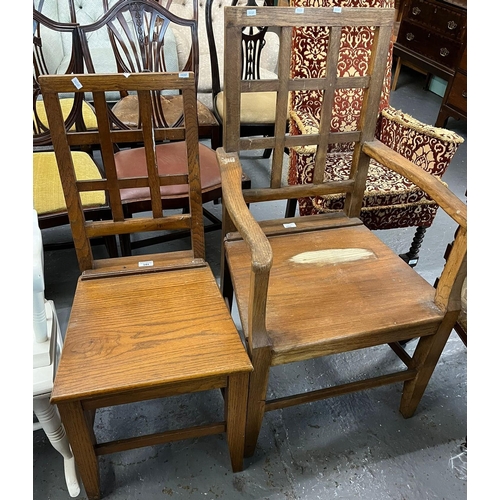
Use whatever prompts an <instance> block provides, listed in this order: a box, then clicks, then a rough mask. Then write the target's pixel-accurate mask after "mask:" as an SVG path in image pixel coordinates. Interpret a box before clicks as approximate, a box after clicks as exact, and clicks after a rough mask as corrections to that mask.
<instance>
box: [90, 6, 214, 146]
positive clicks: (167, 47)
mask: <svg viewBox="0 0 500 500" xmlns="http://www.w3.org/2000/svg"><path fill="white" fill-rule="evenodd" d="M191 1H192V4H193V16H192V18H189V19H187V18H186V19H184V18H180V17H178V16H176V15H175V14H173V13H172V12H171V11H170V10H169V8H168V7H169V4H170V2H164V5H162V4H161V3H160V2H158V1H155V0H123V1H121V2H117V3H116V4H115V5H113V6H111V7H108V1H107V0H103V3H104V6H105V13H104V15H103V16H102V17H101V18H100V19H98V20H97V21H96V22H94V23H91V24H86V25H82V31H81V33H82V34H83V36H84V38H85V40H86V41H87V42H88V43H85V44H84V51H85V52H84V56H85V64H86V67H87V71H88V72H90V73H102V72H103V71H102V70H99V65H98V64H97V61H98V62H99V64H100V65H102V61H101V60H102V55H101V51H100V49H99V48H94V47H93V46H92V45H93V44H92V43H91V42H92V39H93V38H94V39H95V38H97V39H103V40H105V39H108V40H109V44H110V46H111V47H112V48H113V54H114V60H115V66H116V67H115V71H117V72H118V73H140V72H166V71H178V70H181V71H193V72H194V74H195V75H196V84H198V71H199V41H198V2H197V1H194V0H191ZM179 58H180V59H181V60H179ZM109 62H110V61H108V64H109ZM105 72H109V71H105ZM111 98H112V97H111ZM115 99H116V100H117V102H116V104H115V105H114V106H113V112H114V113H115V115H116V116H117V117H118V118H119V119H120V120H121V121H122V122H123V123H124V124H125V125H127V126H132V127H136V126H137V125H138V122H137V120H138V116H139V114H138V102H137V96H135V95H126V94H125V93H122V95H121V96H116V97H115ZM110 100H111V99H110ZM156 100H157V103H156V105H155V116H156V118H157V119H158V120H159V122H160V123H162V122H164V123H167V124H168V126H172V125H175V124H176V123H178V122H180V121H181V120H182V99H181V98H180V97H179V96H178V95H175V94H174V95H172V94H171V93H164V94H163V95H159V96H157V97H156ZM198 126H199V129H198V135H199V137H200V139H204V138H210V140H211V146H212V148H213V149H215V148H217V147H218V146H220V144H221V138H220V125H219V122H218V121H217V119H216V117H215V116H214V114H213V113H212V111H211V110H210V109H209V108H208V107H207V106H206V105H204V104H203V103H201V102H199V101H198Z"/></svg>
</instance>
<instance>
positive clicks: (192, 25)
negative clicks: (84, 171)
mask: <svg viewBox="0 0 500 500" xmlns="http://www.w3.org/2000/svg"><path fill="white" fill-rule="evenodd" d="M193 9H194V17H193V18H192V19H184V18H180V17H178V16H176V15H174V14H172V13H171V12H170V11H168V10H167V9H166V8H163V7H162V6H161V5H160V4H159V3H158V2H154V1H150V0H134V1H131V0H125V1H123V2H119V3H118V4H116V5H115V6H113V7H112V8H111V9H109V10H108V11H107V12H106V13H105V14H104V16H103V17H102V18H101V19H100V20H98V21H96V22H95V23H93V24H90V25H86V26H81V27H80V32H81V43H82V52H83V56H84V61H85V66H86V67H87V69H88V71H89V72H90V73H95V72H96V67H95V65H94V62H93V60H94V57H95V56H98V54H96V53H93V51H92V49H91V47H90V43H89V41H90V40H91V39H92V37H101V38H102V37H109V40H110V43H111V44H112V46H113V48H114V54H115V60H116V71H117V72H118V73H120V74H133V73H141V72H163V71H167V70H169V69H171V68H172V67H175V68H176V67H177V61H173V60H172V57H174V56H175V57H174V59H176V58H177V54H176V53H175V51H176V49H175V40H176V39H179V40H182V41H183V43H184V44H185V46H183V50H184V51H186V57H187V62H186V64H185V66H182V71H187V70H191V71H193V72H194V74H195V81H197V78H198V77H197V74H198V38H197V36H198V35H197V26H198V20H197V2H196V0H195V1H194V2H193ZM171 40H174V43H173V44H172V42H171ZM172 52H174V53H175V54H172ZM107 98H108V100H109V99H110V98H111V99H112V98H113V95H112V94H111V95H110V94H109V93H108V95H107ZM116 98H117V99H118V102H116V104H114V105H113V106H111V112H112V116H113V122H114V126H115V127H117V128H121V129H123V130H127V129H132V128H135V127H137V126H140V116H139V114H138V112H139V106H138V97H137V95H135V94H128V95H127V93H126V92H122V93H121V96H120V94H119V93H118V95H117V96H116ZM153 98H154V107H153V120H154V122H155V124H157V126H160V127H174V126H176V125H178V124H181V123H182V121H183V120H184V116H183V107H182V96H181V95H179V94H178V93H177V94H174V93H173V92H172V91H168V90H166V91H163V92H162V93H161V94H160V93H158V94H154V95H153ZM197 106H198V108H197V109H198V124H199V127H203V126H205V125H204V123H205V124H206V123H207V120H204V119H203V118H201V117H202V116H205V117H207V116H208V115H209V114H210V115H211V116H212V118H211V120H212V125H213V126H214V130H215V129H216V133H217V134H219V132H218V130H219V128H220V126H219V123H218V122H217V120H216V119H215V118H214V117H213V115H212V114H211V112H210V110H209V109H208V108H207V107H206V106H205V105H203V104H201V103H200V102H198V103H197ZM200 110H201V111H200ZM199 132H200V128H199ZM214 133H215V132H214ZM219 142H220V138H219V139H217V140H215V139H214V140H213V141H212V144H218V143H219ZM128 146H132V147H128ZM136 146H139V148H137V147H136ZM199 147H200V168H201V183H202V195H203V203H204V204H208V203H210V202H213V203H218V202H219V201H220V197H221V186H220V172H219V168H218V165H217V160H216V157H215V151H214V150H213V149H211V148H209V147H208V146H206V145H205V144H203V143H200V145H199ZM156 152H157V157H158V159H159V163H158V166H159V168H160V171H161V172H162V173H167V172H171V173H180V172H186V171H187V165H186V161H187V159H186V156H185V148H184V146H183V144H181V143H179V142H169V143H164V144H159V145H158V146H157V150H156ZM116 161H117V162H118V163H119V168H120V170H121V171H122V173H123V175H130V176H134V175H139V174H140V173H141V172H142V175H145V173H146V161H145V157H144V154H143V149H141V145H134V144H131V145H130V144H129V145H122V147H121V150H120V151H118V152H117V156H116ZM243 182H245V183H248V182H249V180H248V179H244V180H243ZM187 194H188V193H187V190H186V189H180V190H179V189H178V188H177V187H172V186H162V202H163V208H164V209H165V210H167V209H182V210H187V209H188V207H189V197H188V196H187ZM122 203H123V207H124V210H125V212H126V214H127V216H133V215H134V214H137V213H141V212H144V211H148V210H151V200H150V198H149V193H148V192H147V190H144V189H142V188H138V189H129V190H126V191H124V192H122ZM204 216H205V217H206V218H207V220H208V221H209V223H207V224H206V225H205V231H207V232H208V231H215V230H220V228H221V221H220V219H219V218H218V217H217V216H216V215H215V214H214V213H212V212H211V211H209V210H208V209H206V208H205V207H204ZM186 234H187V233H176V234H175V235H173V234H172V233H168V234H162V235H159V236H156V237H151V238H138V239H135V240H134V241H129V239H128V238H127V237H126V236H125V235H124V236H123V237H122V238H121V240H122V241H121V243H122V246H123V248H124V251H126V252H127V254H130V253H131V252H132V251H133V250H136V249H138V248H142V247H144V246H150V245H152V244H156V243H161V242H165V241H169V240H170V239H172V238H179V237H182V236H183V235H184V236H185V235H186Z"/></svg>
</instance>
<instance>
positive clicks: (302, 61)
mask: <svg viewBox="0 0 500 500" xmlns="http://www.w3.org/2000/svg"><path fill="white" fill-rule="evenodd" d="M290 5H292V6H295V7H332V8H333V7H381V8H393V7H394V0H292V1H291V2H290ZM372 43H373V31H372V30H371V29H370V28H369V27H362V28H357V27H349V28H345V29H344V32H343V36H342V40H341V50H340V54H339V63H338V69H337V74H338V76H339V77H342V76H364V75H366V71H367V62H368V60H369V54H370V50H371V45H372ZM292 44H293V45H292V64H291V71H292V76H293V77H295V78H301V77H303V78H304V77H308V78H314V77H319V76H320V75H323V74H324V72H325V71H326V66H325V65H326V57H325V54H326V52H327V47H328V45H327V44H328V37H327V33H326V31H325V30H324V29H320V28H316V27H305V28H300V29H299V28H297V29H296V31H295V36H294V39H293V41H292ZM391 66H392V43H391V46H390V50H389V53H388V57H387V73H386V78H385V82H384V87H383V90H382V94H381V99H380V111H382V109H384V108H386V107H387V106H388V105H389V94H390V86H391ZM321 99H322V95H321V94H320V93H318V92H317V91H314V92H312V91H308V90H303V91H296V92H294V93H293V94H292V109H294V111H296V112H297V113H299V114H300V113H301V111H304V112H305V113H306V114H307V115H308V116H309V117H313V118H312V120H314V122H313V123H310V125H311V126H314V127H317V124H318V123H319V111H320V109H321V106H320V103H321ZM361 102H362V90H361V89H338V90H337V91H336V97H335V101H334V105H333V112H332V121H331V130H332V132H342V131H344V132H347V131H353V130H356V129H357V123H358V120H359V115H360V107H361ZM309 119H311V118H309ZM316 120H317V122H316ZM306 125H307V123H306ZM292 133H293V132H292ZM351 146H352V145H349V144H341V145H339V146H333V148H335V147H338V148H339V150H341V151H342V150H346V148H347V149H351Z"/></svg>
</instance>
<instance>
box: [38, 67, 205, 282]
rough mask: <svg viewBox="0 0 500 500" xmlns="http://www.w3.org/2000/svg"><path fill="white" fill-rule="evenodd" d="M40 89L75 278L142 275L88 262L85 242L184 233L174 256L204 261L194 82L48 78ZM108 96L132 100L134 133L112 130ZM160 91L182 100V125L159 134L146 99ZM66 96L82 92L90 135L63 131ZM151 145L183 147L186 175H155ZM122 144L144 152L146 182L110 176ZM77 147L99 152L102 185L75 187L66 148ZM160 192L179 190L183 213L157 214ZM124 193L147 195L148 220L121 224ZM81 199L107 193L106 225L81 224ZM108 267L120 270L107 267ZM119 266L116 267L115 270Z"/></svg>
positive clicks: (142, 77)
mask: <svg viewBox="0 0 500 500" xmlns="http://www.w3.org/2000/svg"><path fill="white" fill-rule="evenodd" d="M40 85H41V88H42V92H43V97H44V100H45V102H46V104H47V114H48V119H49V124H50V130H51V134H52V140H53V143H54V150H55V154H56V158H57V163H58V168H59V173H60V177H61V181H62V185H63V190H64V196H65V200H66V205H67V208H68V214H69V219H70V221H71V230H72V235H73V240H74V242H75V248H76V252H77V257H78V262H79V265H80V270H81V271H82V272H83V271H85V270H91V269H105V268H108V267H109V266H114V267H115V268H117V269H120V268H121V269H123V270H124V272H130V271H132V272H137V268H138V267H139V268H141V267H146V268H147V267H148V260H147V259H146V258H141V256H136V257H121V258H119V259H95V258H94V256H93V253H92V246H91V239H92V238H96V237H102V236H113V235H121V234H130V233H140V232H146V231H165V230H189V231H190V242H191V248H190V250H186V251H184V250H183V251H182V252H183V254H184V255H185V258H186V262H192V261H195V260H197V259H204V258H205V243H204V232H203V215H202V204H201V201H202V200H201V187H200V166H199V147H198V128H197V126H198V125H197V115H196V88H195V77H194V74H193V73H191V72H188V73H186V72H183V73H136V74H131V75H124V74H103V75H97V74H79V75H60V76H55V75H49V76H43V77H41V78H40ZM112 90H114V91H126V92H135V93H137V95H138V100H139V108H140V111H139V112H140V116H141V126H140V127H139V128H134V129H130V130H123V129H120V128H119V127H117V126H116V124H115V123H114V122H113V115H112V114H111V113H110V111H109V107H108V105H107V103H106V98H105V93H106V92H108V91H112ZM164 90H177V91H179V92H181V94H182V98H183V99H182V100H183V120H182V121H183V123H182V125H179V126H176V127H170V128H166V127H158V126H157V124H155V122H154V120H153V114H154V105H155V104H154V95H155V94H156V93H158V92H161V91H164ZM68 92H74V93H75V94H79V93H84V92H90V93H91V94H92V96H93V102H94V106H95V111H96V116H97V122H98V130H97V131H86V132H77V131H68V130H67V129H66V128H65V126H64V120H63V116H62V112H61V105H60V101H59V98H58V95H59V93H68ZM157 141H184V142H183V143H182V144H185V147H186V159H187V164H188V170H187V173H186V174H175V175H174V174H170V175H160V174H159V171H158V161H157V156H156V148H155V144H156V142H157ZM122 143H125V144H130V143H142V144H143V145H144V148H143V150H142V151H143V154H144V156H145V162H146V163H147V176H137V177H127V178H120V177H119V176H118V174H117V171H116V163H115V155H114V152H115V146H117V145H119V144H122ZM81 145H86V146H89V145H92V146H93V147H94V148H97V149H98V150H99V151H100V155H101V158H102V167H103V172H104V173H103V178H102V179H95V180H94V179H90V180H86V181H77V179H76V176H75V170H74V165H73V159H72V155H71V148H73V147H76V146H81ZM166 185H169V186H172V185H180V187H179V189H187V190H188V197H189V213H182V214H175V213H174V214H172V213H170V212H166V213H164V212H163V210H162V200H161V193H160V187H161V186H166ZM186 185H187V187H186ZM127 188H129V189H130V188H147V189H148V190H149V194H150V197H151V212H147V213H145V214H142V216H139V217H133V218H132V217H129V218H126V217H125V216H124V211H123V206H122V202H121V192H123V191H124V190H126V189H127ZM89 191H105V192H106V193H107V195H108V198H109V205H110V209H111V213H112V218H111V220H102V221H86V220H85V216H84V213H83V209H82V201H81V195H82V194H84V193H85V192H89ZM178 252H179V250H175V251H174V252H167V253H165V258H166V262H167V263H168V261H169V255H170V254H176V253H178ZM142 257H143V256H142ZM172 257H173V255H172ZM176 257H179V255H176ZM127 259H128V260H127ZM109 260H111V261H120V262H114V263H110V262H109ZM121 261H123V262H121ZM122 263H123V264H124V266H122V267H120V265H121V264H122ZM155 266H156V262H155Z"/></svg>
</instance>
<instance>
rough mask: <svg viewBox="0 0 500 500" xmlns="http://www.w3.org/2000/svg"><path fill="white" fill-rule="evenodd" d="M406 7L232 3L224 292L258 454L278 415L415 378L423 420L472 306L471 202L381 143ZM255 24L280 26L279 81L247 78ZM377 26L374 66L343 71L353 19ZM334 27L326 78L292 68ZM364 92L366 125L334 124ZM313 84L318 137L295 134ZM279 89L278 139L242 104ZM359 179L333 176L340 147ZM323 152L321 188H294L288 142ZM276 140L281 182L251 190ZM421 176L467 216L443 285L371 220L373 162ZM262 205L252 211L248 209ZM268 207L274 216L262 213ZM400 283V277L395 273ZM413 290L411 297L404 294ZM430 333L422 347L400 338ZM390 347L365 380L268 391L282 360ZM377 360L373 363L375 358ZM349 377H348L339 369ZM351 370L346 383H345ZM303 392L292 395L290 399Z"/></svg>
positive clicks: (411, 389)
mask: <svg viewBox="0 0 500 500" xmlns="http://www.w3.org/2000/svg"><path fill="white" fill-rule="evenodd" d="M393 18H394V10H393V9H383V8H343V9H342V10H341V11H340V12H338V11H337V10H334V9H332V8H322V7H315V8H310V7H304V9H303V10H302V9H301V10H299V11H296V10H295V8H293V7H274V8H273V9H269V8H262V7H261V8H256V9H255V13H252V15H248V13H247V9H246V8H244V7H227V8H226V16H225V46H226V52H225V58H226V60H225V63H226V65H225V68H226V69H225V73H224V89H225V92H224V97H225V104H224V106H225V109H226V110H228V113H226V115H225V121H224V127H223V148H219V149H218V150H217V154H218V158H219V163H220V168H221V176H222V177H221V178H222V192H223V228H224V229H223V237H224V246H223V256H222V265H221V269H222V275H221V286H222V292H223V295H224V297H225V298H226V300H227V301H228V303H230V304H232V302H233V296H234V299H235V304H236V306H237V309H238V313H239V317H240V318H241V324H242V329H243V333H244V336H245V338H246V341H247V349H248V352H249V355H250V358H251V360H252V365H253V368H254V370H253V372H252V373H251V374H250V388H249V396H248V411H247V424H246V438H245V442H246V444H245V455H246V456H251V455H252V454H253V453H254V450H255V447H256V444H257V441H258V436H259V431H260V428H261V425H262V421H263V419H264V416H265V412H267V411H272V410H276V409H285V408H287V407H289V406H293V405H297V404H302V403H310V402H314V401H317V400H320V399H324V398H328V397H332V396H337V395H343V394H347V393H350V392H354V391H359V390H364V389H369V388H374V387H378V386H382V385H385V384H392V383H398V384H400V383H403V390H402V397H401V403H400V408H399V409H400V412H401V413H402V415H403V416H404V417H405V418H407V417H411V416H412V415H413V414H414V413H415V411H416V409H417V406H418V404H419V402H420V400H421V398H422V396H423V394H424V391H425V389H426V387H427V384H428V382H429V379H430V377H431V375H432V373H433V370H434V368H435V366H436V364H437V362H438V360H439V358H440V355H441V352H442V350H443V348H444V346H445V344H446V341H447V339H448V337H449V335H450V332H451V329H452V328H453V325H454V324H455V321H456V319H457V317H458V314H459V311H460V289H461V286H462V282H463V280H464V277H465V272H466V238H467V219H466V213H467V208H466V205H465V204H464V203H463V202H462V201H460V200H459V199H458V198H457V197H456V196H455V195H454V194H453V193H451V192H450V190H449V189H448V188H447V187H446V186H445V185H444V184H443V183H442V182H440V181H439V180H438V179H436V178H435V177H434V176H432V175H431V174H429V173H427V172H425V171H424V170H422V169H420V168H419V167H418V166H416V165H414V164H413V163H412V162H411V161H409V160H408V159H406V158H404V157H403V156H401V155H400V154H398V153H397V152H396V151H394V150H392V149H391V148H389V147H388V146H386V145H385V144H383V143H382V142H380V141H379V140H378V139H376V137H375V134H376V127H377V119H378V115H379V102H380V93H381V90H382V86H383V82H384V77H385V74H386V68H387V51H388V47H389V43H390V39H391V32H392V25H393ZM248 24H255V25H256V26H273V27H277V28H280V29H281V43H280V54H279V73H278V78H277V79H275V80H269V81H266V82H263V81H260V82H257V81H243V80H242V79H241V76H240V75H241V71H240V70H241V64H242V61H241V57H240V56H238V54H235V52H234V50H231V47H234V46H237V45H238V44H239V43H240V42H241V27H242V26H246V25H248ZM364 26H370V27H372V29H373V33H374V36H373V45H372V48H371V51H370V55H369V59H368V62H367V74H366V75H365V76H363V77H359V76H352V77H351V76H345V75H344V76H341V77H339V76H337V65H338V64H339V62H341V59H340V58H339V47H340V44H341V38H342V30H343V28H344V27H347V28H348V29H349V28H351V27H364ZM304 27H306V28H317V29H321V30H324V31H325V32H326V33H327V35H326V38H327V41H328V42H327V47H328V50H327V52H326V53H325V63H326V71H325V72H324V73H325V74H324V75H323V76H322V77H314V78H312V77H311V76H310V75H302V77H301V78H294V77H293V76H292V75H291V72H290V68H291V58H292V47H293V43H294V39H295V37H296V36H299V33H300V30H301V29H302V28H304ZM339 88H341V89H352V91H353V92H354V91H356V92H357V91H360V92H361V94H362V99H361V108H360V119H359V121H358V122H357V126H356V128H355V129H354V130H352V131H350V132H349V133H345V132H333V131H331V129H330V114H331V109H332V102H333V99H334V97H335V92H336V89H339ZM300 89H307V90H309V91H311V92H312V91H313V90H314V89H317V91H318V92H320V91H321V92H323V99H322V101H321V102H320V108H321V111H320V113H319V115H318V116H319V122H318V126H317V127H316V128H315V129H314V130H312V131H311V133H303V134H301V135H292V134H287V133H286V121H287V115H288V109H287V105H288V95H289V93H290V92H291V91H297V90H300ZM270 90H273V91H276V92H277V101H276V102H277V105H276V127H275V135H274V136H273V137H265V138H245V137H240V133H239V131H240V114H239V109H240V99H241V93H242V92H243V91H244V92H261V91H270ZM353 142H354V150H353V154H352V157H351V164H350V175H349V178H348V179H345V180H334V179H330V178H328V179H325V176H324V171H325V168H326V159H327V151H328V148H329V147H330V146H331V145H332V144H335V145H337V144H342V143H353ZM308 145H311V146H314V147H315V148H316V155H315V157H314V160H315V164H314V173H313V175H312V178H311V182H309V183H304V184H294V185H289V184H287V182H286V178H285V179H283V169H284V159H285V160H286V158H287V156H286V155H285V153H284V150H285V148H289V149H290V150H291V151H293V150H294V149H296V148H303V147H306V146H308ZM262 148H272V149H273V153H272V161H271V169H270V174H269V182H268V184H267V185H266V186H263V187H261V188H252V189H248V190H242V189H241V187H240V186H239V183H238V179H239V176H240V173H241V170H242V167H241V163H240V159H239V158H240V153H241V152H244V151H247V150H252V149H262ZM371 159H376V160H377V161H378V162H380V163H381V164H383V165H384V166H385V167H386V168H388V169H390V170H392V171H394V172H397V173H398V174H400V175H402V176H404V177H406V178H408V179H410V180H411V181H412V182H414V183H415V184H416V185H418V186H419V187H420V188H421V189H422V190H424V191H425V192H426V194H427V195H428V196H430V197H431V198H432V199H433V200H434V201H435V202H436V203H437V204H439V206H440V207H441V208H442V209H443V210H444V211H445V212H446V214H448V215H449V216H450V217H451V218H452V219H453V221H454V222H455V223H456V224H457V226H458V230H457V233H456V237H455V240H454V243H453V245H452V248H451V251H450V255H449V257H448V260H447V262H446V264H445V266H444V269H443V272H442V274H441V276H440V280H439V283H438V285H437V288H434V287H433V286H432V285H431V284H429V283H428V282H427V281H425V280H424V279H423V278H422V277H421V276H419V274H418V273H416V272H415V270H414V269H413V268H412V267H411V266H408V265H407V264H406V263H405V262H404V261H403V260H402V259H401V258H400V257H399V256H398V255H396V254H395V253H394V252H393V251H392V250H391V249H390V248H388V247H387V246H386V245H385V244H384V243H383V242H382V241H381V240H380V239H379V238H378V237H377V236H376V234H375V233H374V232H372V231H371V230H370V229H368V228H367V227H366V226H365V225H364V224H363V222H362V220H361V219H360V217H359V215H360V212H361V206H362V201H363V196H364V192H365V189H366V187H365V183H366V177H367V171H368V166H369V162H370V160H371ZM340 193H342V194H344V195H345V197H346V203H345V204H344V207H343V209H342V210H340V211H338V212H329V213H323V214H318V215H304V216H298V217H288V218H283V219H277V220H256V219H255V218H254V216H253V215H252V211H251V210H252V209H254V208H255V206H256V205H257V204H258V203H265V202H269V201H274V200H288V199H294V198H299V199H300V198H306V197H311V196H327V195H337V194H340ZM249 207H250V208H249ZM262 212H264V210H263V211H262ZM389 278H390V279H389ZM403 288H404V290H405V293H402V289H403ZM413 338H418V339H419V340H418V343H417V345H416V347H415V350H414V351H413V353H411V352H407V351H406V350H405V349H404V348H403V347H402V346H401V345H400V343H399V342H400V341H403V340H406V339H413ZM385 345H388V346H389V347H390V349H388V352H389V354H390V353H391V349H392V351H393V352H394V354H395V355H396V356H395V363H394V364H393V363H392V362H391V363H390V364H388V365H385V358H384V362H383V363H382V365H383V366H380V365H377V366H375V365H374V363H371V359H372V358H371V357H370V353H369V352H367V354H366V356H365V359H366V360H367V363H364V364H363V366H360V367H359V369H358V370H356V371H357V372H358V373H357V375H358V377H357V378H356V379H355V380H349V381H347V382H346V381H345V380H340V381H338V380H332V381H331V384H333V385H332V386H331V387H327V388H318V389H316V390H311V391H308V392H307V393H303V394H293V387H292V386H293V383H292V381H288V384H289V386H290V387H289V390H287V394H288V395H286V396H283V397H277V398H271V397H270V396H269V394H270V393H269V391H268V387H269V380H270V378H269V377H270V372H271V370H272V369H273V367H276V366H278V365H284V364H287V363H294V362H299V361H304V362H306V361H307V360H311V359H313V358H320V357H324V356H330V355H335V356H339V357H341V358H342V356H343V355H344V354H346V353H348V352H349V351H354V350H358V349H370V348H372V347H375V348H377V349H378V348H379V346H382V347H383V346H385ZM370 363H371V364H370ZM380 372H382V374H380ZM340 375H341V374H340ZM340 378H341V377H340ZM289 394H292V395H289Z"/></svg>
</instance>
